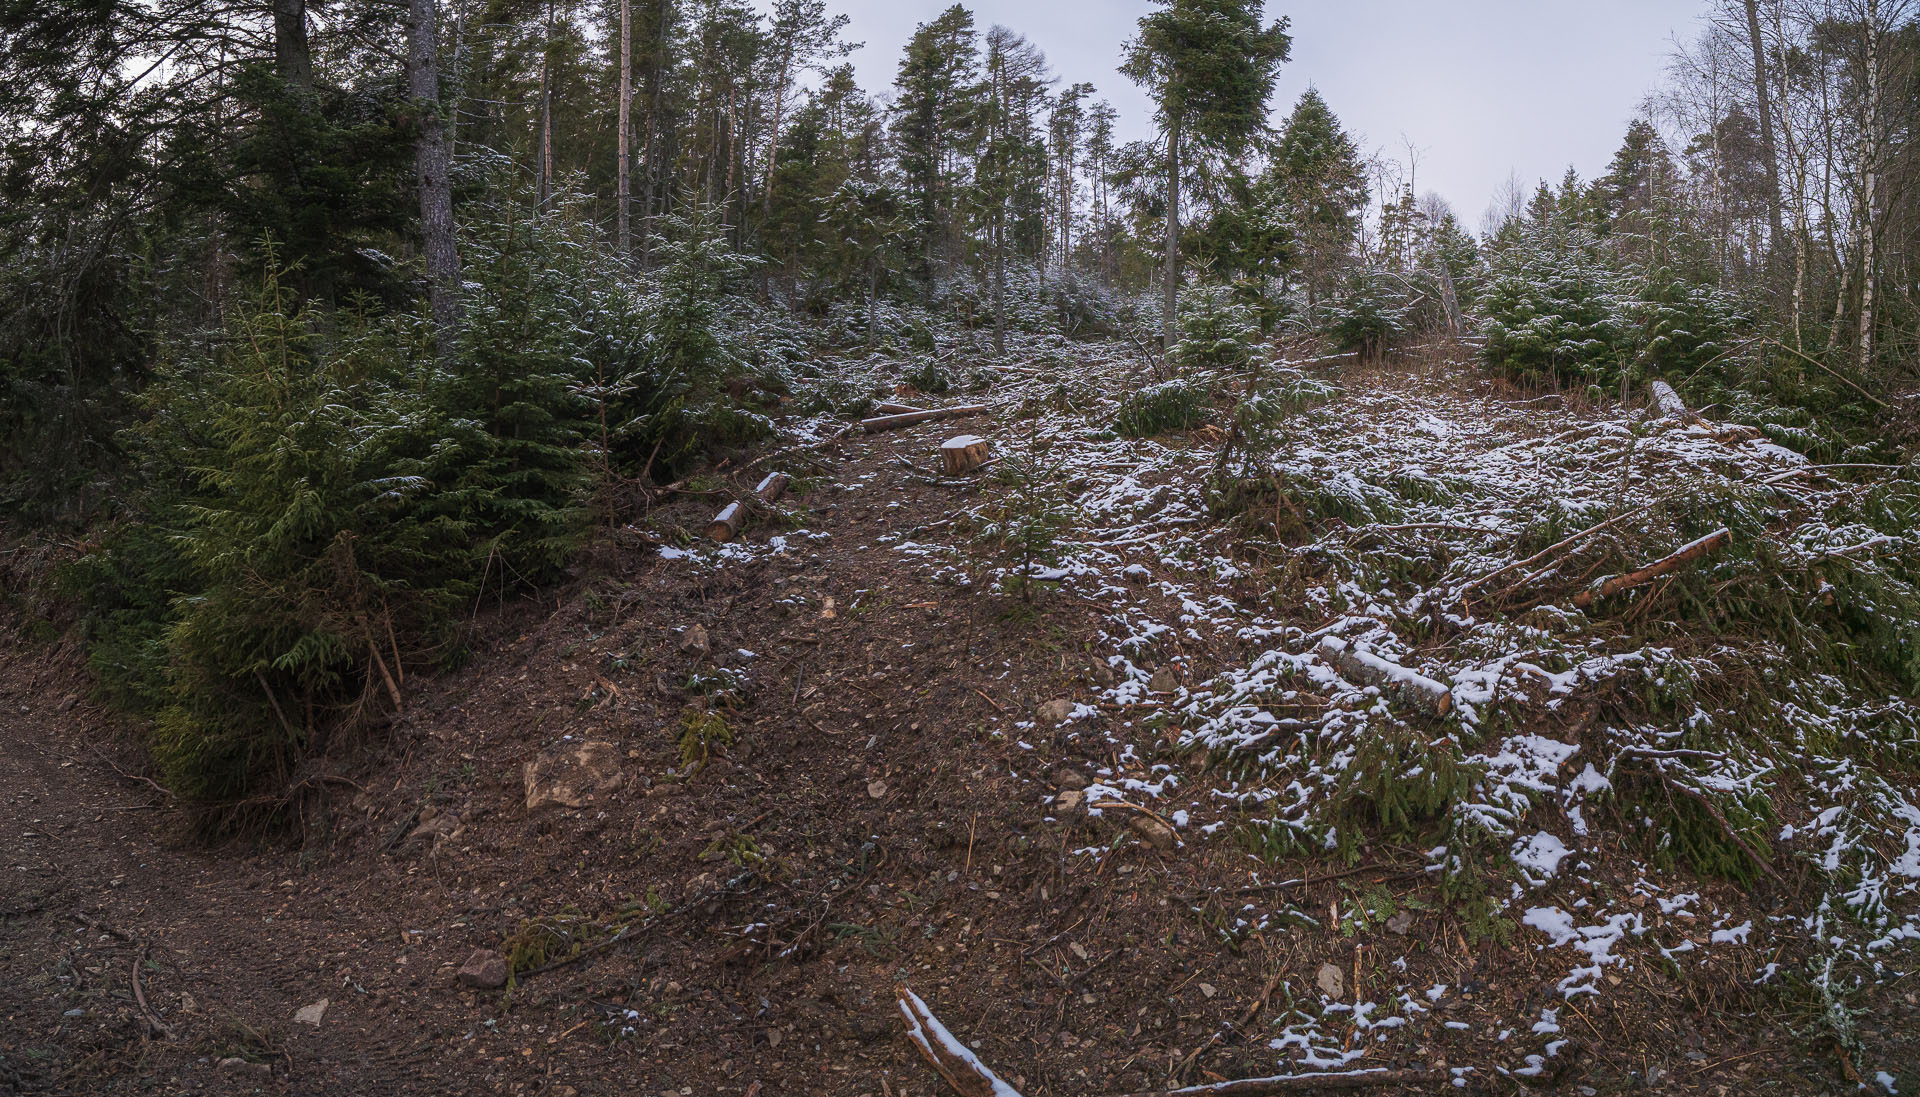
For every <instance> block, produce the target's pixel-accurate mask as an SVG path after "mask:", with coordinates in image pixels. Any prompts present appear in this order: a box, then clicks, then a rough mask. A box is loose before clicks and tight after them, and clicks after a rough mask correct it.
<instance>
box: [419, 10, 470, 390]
mask: <svg viewBox="0 0 1920 1097" xmlns="http://www.w3.org/2000/svg"><path fill="white" fill-rule="evenodd" d="M435 21H436V12H435V10H434V0H407V94H408V96H409V97H410V98H411V99H412V100H413V109H414V111H415V113H416V115H417V116H418V125H419V133H418V136H417V138H416V140H415V142H414V153H413V164H414V177H415V180H416V182H417V184H418V188H419V191H420V236H421V244H422V252H423V254H424V256H425V259H426V268H427V301H428V306H429V310H430V311H431V312H432V313H433V326H434V331H435V334H436V337H437V343H438V346H437V350H438V351H439V355H440V360H441V361H442V362H443V363H446V362H450V361H451V360H452V358H453V349H454V343H455V340H456V339H457V338H458V337H459V334H460V297H459V291H460V252H459V249H458V247H457V245H456V244H455V242H454V236H453V156H452V154H451V152H450V151H449V150H448V148H447V120H446V116H445V115H444V114H442V113H441V110H440V43H439V40H438V33H437V28H436V25H435Z"/></svg>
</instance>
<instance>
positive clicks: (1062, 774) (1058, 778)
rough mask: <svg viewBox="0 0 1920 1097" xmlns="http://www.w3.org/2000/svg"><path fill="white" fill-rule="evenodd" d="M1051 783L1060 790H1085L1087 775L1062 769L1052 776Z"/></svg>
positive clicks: (1073, 770)
mask: <svg viewBox="0 0 1920 1097" xmlns="http://www.w3.org/2000/svg"><path fill="white" fill-rule="evenodd" d="M1053 783H1054V784H1055V785H1058V786H1059V787H1061V788H1086V787H1087V775H1086V774H1084V773H1081V772H1080V771H1079V770H1077V769H1063V770H1061V771H1059V772H1058V773H1055V774H1054V775H1053Z"/></svg>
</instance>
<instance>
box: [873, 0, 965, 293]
mask: <svg viewBox="0 0 1920 1097" xmlns="http://www.w3.org/2000/svg"><path fill="white" fill-rule="evenodd" d="M979 66H980V61H979V49H978V46H977V45H976V35H975V31H974V27H973V13H972V12H970V11H968V10H967V9H966V8H964V7H962V6H961V5H959V4H955V5H953V6H952V7H950V8H948V9H947V10H946V11H944V12H941V13H940V15H939V17H938V18H936V19H934V20H933V21H932V22H928V23H922V24H921V25H920V27H919V28H918V29H917V30H915V31H914V33H913V37H912V38H911V39H909V40H908V42H907V50H906V56H905V57H903V58H902V59H901V61H900V71H899V75H897V76H896V77H895V78H894V82H893V86H894V89H895V92H896V93H897V94H896V97H895V100H894V114H895V121H894V126H893V138H894V147H895V155H896V156H897V158H898V160H899V164H900V173H901V175H902V176H903V178H904V182H905V186H906V192H907V196H908V199H909V200H910V201H912V202H913V204H914V207H915V209H916V211H917V212H918V214H919V218H920V226H921V251H920V256H919V259H920V264H919V265H920V274H921V277H922V279H923V280H924V281H926V282H928V283H931V282H932V280H933V274H934V269H935V266H936V265H937V263H938V262H939V259H940V257H941V255H942V254H943V253H944V252H945V250H946V248H947V245H948V241H949V238H950V233H951V230H952V227H953V223H954V205H955V201H956V197H957V195H956V191H957V190H958V177H959V173H958V172H957V171H956V170H955V166H954V165H953V164H952V163H950V162H949V161H950V160H951V159H952V158H953V154H954V153H956V152H958V151H963V150H965V149H966V148H968V147H969V146H970V145H971V144H972V143H973V133H974V131H975V128H976V126H977V124H978V122H977V118H976V115H977V113H978V112H977V109H976V107H977V96H976V89H977V88H978V79H979Z"/></svg>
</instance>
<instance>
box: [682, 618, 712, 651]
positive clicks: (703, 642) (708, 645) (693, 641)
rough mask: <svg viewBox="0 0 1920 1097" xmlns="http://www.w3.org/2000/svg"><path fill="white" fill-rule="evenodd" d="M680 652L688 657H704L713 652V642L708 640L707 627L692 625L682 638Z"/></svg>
mask: <svg viewBox="0 0 1920 1097" xmlns="http://www.w3.org/2000/svg"><path fill="white" fill-rule="evenodd" d="M680 650H681V651H684V652H686V653H687V654H688V655H700V656H704V655H706V654H707V653H708V652H711V651H712V650H713V641H712V640H709V639H708V638H707V628H706V626H705V625H690V626H688V628H687V631H686V632H685V633H682V634H681V636H680Z"/></svg>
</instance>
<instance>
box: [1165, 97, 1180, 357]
mask: <svg viewBox="0 0 1920 1097" xmlns="http://www.w3.org/2000/svg"><path fill="white" fill-rule="evenodd" d="M1162 265H1163V266H1165V268H1166V279H1167V284H1166V305H1165V308H1164V314H1163V315H1162V317H1161V320H1162V322H1163V323H1164V325H1165V330H1164V332H1163V333H1162V335H1161V339H1162V340H1163V342H1164V343H1165V345H1166V349H1167V351H1168V352H1169V353H1171V352H1172V350H1173V344H1174V343H1175V342H1177V341H1178V340H1179V329H1178V328H1177V327H1176V326H1175V325H1176V311H1177V310H1178V309H1179V307H1180V120H1179V119H1177V118H1176V119H1174V122H1173V125H1172V126H1171V127H1169V129H1168V130H1167V243H1166V259H1165V261H1164V263H1163V264H1162Z"/></svg>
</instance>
